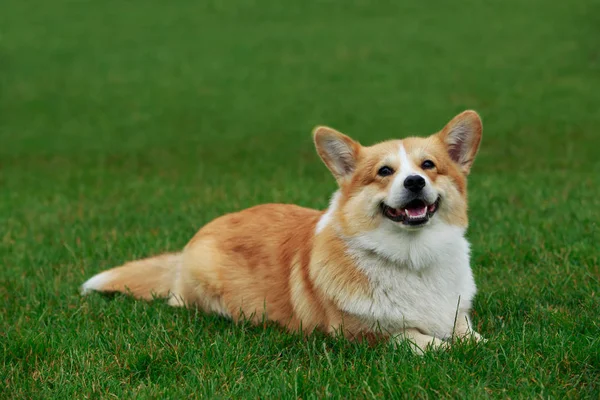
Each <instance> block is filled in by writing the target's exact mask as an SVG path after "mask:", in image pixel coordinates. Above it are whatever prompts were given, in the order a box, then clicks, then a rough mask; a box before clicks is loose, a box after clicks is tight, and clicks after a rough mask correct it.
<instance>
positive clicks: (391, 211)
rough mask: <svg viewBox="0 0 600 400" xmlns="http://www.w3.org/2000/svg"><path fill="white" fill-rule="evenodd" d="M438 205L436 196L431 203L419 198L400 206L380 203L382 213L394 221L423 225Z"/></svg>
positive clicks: (438, 200) (438, 199)
mask: <svg viewBox="0 0 600 400" xmlns="http://www.w3.org/2000/svg"><path fill="white" fill-rule="evenodd" d="M439 205H440V198H439V197H438V198H437V200H436V201H435V202H433V203H432V204H427V203H426V202H425V201H423V200H421V199H415V200H412V201H410V202H408V203H406V204H405V205H404V206H402V207H400V208H392V207H390V206H388V205H386V204H385V203H381V210H382V212H383V215H385V216H386V217H387V218H389V219H391V220H392V221H394V222H401V223H402V224H404V225H410V226H418V225H423V224H425V223H426V222H427V221H429V219H430V218H431V217H432V216H433V214H435V212H436V211H437V209H438V207H439Z"/></svg>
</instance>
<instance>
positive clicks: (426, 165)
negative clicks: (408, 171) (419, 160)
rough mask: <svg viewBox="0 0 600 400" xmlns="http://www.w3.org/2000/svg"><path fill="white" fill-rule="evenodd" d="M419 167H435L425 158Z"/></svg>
mask: <svg viewBox="0 0 600 400" xmlns="http://www.w3.org/2000/svg"><path fill="white" fill-rule="evenodd" d="M421 168H423V169H432V168H435V164H434V163H433V161H431V160H425V161H423V164H421Z"/></svg>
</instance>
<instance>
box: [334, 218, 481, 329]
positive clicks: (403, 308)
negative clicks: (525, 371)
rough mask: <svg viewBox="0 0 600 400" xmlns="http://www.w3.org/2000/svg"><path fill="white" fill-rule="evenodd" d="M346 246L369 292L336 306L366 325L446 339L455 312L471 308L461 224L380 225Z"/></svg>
mask: <svg viewBox="0 0 600 400" xmlns="http://www.w3.org/2000/svg"><path fill="white" fill-rule="evenodd" d="M348 248H349V250H348V252H349V253H350V255H351V256H352V257H353V258H354V259H355V262H356V263H357V265H358V266H359V268H360V270H361V271H362V272H363V273H364V274H365V275H366V276H367V277H368V279H369V282H370V285H371V290H372V291H371V294H370V296H368V297H364V296H361V297H360V298H348V299H346V301H344V302H343V304H339V306H340V307H342V309H343V310H344V311H346V312H348V313H350V314H352V315H355V316H357V317H359V318H360V319H362V320H363V321H364V322H365V323H366V324H369V325H371V326H373V327H377V326H379V328H380V329H383V330H385V331H390V332H393V333H395V332H400V331H402V329H404V328H417V329H419V330H421V331H422V332H423V333H426V334H429V335H432V336H436V337H439V338H447V337H449V336H451V335H452V331H453V327H454V321H455V318H456V315H457V312H458V310H459V309H460V310H467V311H468V310H469V309H470V307H471V302H472V299H473V296H474V295H475V292H476V287H475V283H474V281H473V276H472V273H471V268H470V265H469V244H468V242H467V240H466V239H465V238H464V229H462V228H459V227H454V226H450V225H446V224H443V223H441V222H439V221H432V224H431V225H430V226H427V227H426V228H425V229H423V230H420V231H415V232H406V231H402V232H399V231H398V227H397V226H393V225H392V224H391V223H390V224H388V225H385V224H384V225H382V226H381V227H380V228H378V229H377V230H375V231H372V232H369V233H367V234H363V235H361V236H358V237H354V238H352V239H348Z"/></svg>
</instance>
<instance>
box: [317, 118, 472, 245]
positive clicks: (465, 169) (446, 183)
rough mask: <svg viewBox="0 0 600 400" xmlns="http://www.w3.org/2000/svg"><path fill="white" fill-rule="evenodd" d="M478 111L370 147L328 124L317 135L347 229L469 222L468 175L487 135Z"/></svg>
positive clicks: (349, 232)
mask: <svg viewBox="0 0 600 400" xmlns="http://www.w3.org/2000/svg"><path fill="white" fill-rule="evenodd" d="M481 133H482V124H481V119H480V118H479V115H478V114H477V113H476V112H474V111H465V112H463V113H461V114H459V115H457V116H456V117H454V118H453V119H452V120H451V121H450V122H449V123H448V124H447V125H446V126H445V127H444V128H443V129H442V130H441V131H440V132H438V133H436V134H434V135H431V136H429V137H427V138H417V137H410V138H406V139H403V140H390V141H387V142H383V143H379V144H376V145H374V146H370V147H364V146H361V145H360V144H359V143H358V142H356V141H354V140H352V139H351V138H349V137H348V136H346V135H344V134H342V133H340V132H337V131H335V130H334V129H331V128H328V127H323V126H321V127H317V128H316V129H315V130H314V140H315V145H316V148H317V152H318V153H319V156H320V157H321V158H322V159H323V161H324V162H325V164H326V165H327V167H328V168H329V170H330V171H331V172H332V173H333V176H334V177H335V179H336V180H337V182H338V185H339V187H340V190H339V193H338V195H337V196H336V197H335V198H334V202H335V204H334V205H333V206H335V210H334V211H335V215H334V216H333V217H334V218H335V220H336V223H337V224H338V225H339V227H340V228H341V229H342V230H343V232H344V233H345V234H347V235H350V236H352V235H354V234H358V233H361V232H365V231H369V230H372V229H376V228H378V227H379V226H381V225H382V224H388V225H390V224H391V225H393V226H394V227H397V228H398V229H402V230H421V229H426V228H427V226H431V225H435V223H436V221H442V222H445V223H446V224H449V225H455V226H460V227H466V226H467V175H468V174H469V171H470V169H471V165H472V164H473V161H474V159H475V155H476V154H477V150H478V148H479V143H480V141H481Z"/></svg>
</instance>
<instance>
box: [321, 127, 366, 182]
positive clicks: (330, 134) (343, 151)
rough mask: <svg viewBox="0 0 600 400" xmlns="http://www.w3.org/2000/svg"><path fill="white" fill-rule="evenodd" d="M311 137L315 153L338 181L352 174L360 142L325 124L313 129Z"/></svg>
mask: <svg viewBox="0 0 600 400" xmlns="http://www.w3.org/2000/svg"><path fill="white" fill-rule="evenodd" d="M313 137H314V140H315V147H316V148H317V153H318V154H319V156H320V157H321V159H322V160H323V162H324V163H325V165H327V168H329V170H330V171H331V173H332V174H333V176H334V177H335V179H336V180H337V181H338V183H341V182H343V181H344V180H346V179H347V178H349V177H350V176H352V173H353V172H354V169H355V168H356V160H357V157H358V153H359V152H360V147H361V146H360V144H359V143H358V142H355V141H354V140H352V139H350V138H349V137H348V136H346V135H344V134H343V133H340V132H338V131H336V130H335V129H331V128H328V127H326V126H317V127H316V128H315V129H314V130H313Z"/></svg>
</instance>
